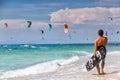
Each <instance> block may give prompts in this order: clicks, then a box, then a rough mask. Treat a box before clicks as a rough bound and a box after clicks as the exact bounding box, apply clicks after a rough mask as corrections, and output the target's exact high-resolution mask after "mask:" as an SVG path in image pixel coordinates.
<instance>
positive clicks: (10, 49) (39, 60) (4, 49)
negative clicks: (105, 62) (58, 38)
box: [0, 44, 120, 77]
mask: <svg viewBox="0 0 120 80" xmlns="http://www.w3.org/2000/svg"><path fill="white" fill-rule="evenodd" d="M106 47H107V51H108V53H110V52H116V51H117V52H118V53H119V52H120V46H119V45H115V44H108V45H107V46H106ZM93 48H94V45H93V44H9V45H7V44H6V45H5V44H4V45H0V77H2V76H7V77H8V76H9V74H7V73H6V72H11V73H13V72H14V73H17V71H18V70H21V71H22V70H23V71H24V70H28V71H29V70H30V73H29V72H28V73H25V74H23V73H22V72H21V74H16V75H15V76H21V75H27V74H28V75H29V74H31V72H32V73H33V74H37V73H44V72H49V71H50V70H51V71H54V70H55V69H56V68H57V65H64V64H68V63H71V62H73V61H76V60H78V59H80V58H81V57H85V56H89V55H92V54H93ZM56 64H57V65H56ZM48 67H50V69H48ZM34 69H35V70H34ZM32 70H33V71H32ZM35 71H37V72H35Z"/></svg>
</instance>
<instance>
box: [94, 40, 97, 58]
mask: <svg viewBox="0 0 120 80" xmlns="http://www.w3.org/2000/svg"><path fill="white" fill-rule="evenodd" d="M96 52H97V40H95V42H94V60H96Z"/></svg>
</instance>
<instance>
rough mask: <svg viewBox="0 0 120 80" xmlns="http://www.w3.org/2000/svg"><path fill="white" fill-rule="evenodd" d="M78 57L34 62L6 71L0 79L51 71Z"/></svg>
mask: <svg viewBox="0 0 120 80" xmlns="http://www.w3.org/2000/svg"><path fill="white" fill-rule="evenodd" d="M78 59H79V57H77V56H75V57H72V58H70V59H67V60H53V61H48V62H45V63H40V64H36V65H33V66H30V67H27V68H24V69H18V70H12V71H7V72H4V73H3V74H2V75H1V76H0V79H6V78H12V77H19V76H26V75H30V74H39V73H47V72H53V71H55V70H57V69H58V67H59V66H62V65H67V64H70V63H72V62H75V61H77V60H78Z"/></svg>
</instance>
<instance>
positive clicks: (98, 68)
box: [96, 64, 100, 75]
mask: <svg viewBox="0 0 120 80" xmlns="http://www.w3.org/2000/svg"><path fill="white" fill-rule="evenodd" d="M96 68H97V72H98V75H100V67H99V64H98V65H97V66H96Z"/></svg>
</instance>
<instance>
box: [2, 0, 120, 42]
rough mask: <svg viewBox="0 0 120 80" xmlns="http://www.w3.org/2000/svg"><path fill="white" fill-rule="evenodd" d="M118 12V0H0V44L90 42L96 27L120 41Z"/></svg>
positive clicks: (113, 40) (95, 32) (119, 6)
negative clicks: (66, 31) (67, 29)
mask: <svg viewBox="0 0 120 80" xmlns="http://www.w3.org/2000/svg"><path fill="white" fill-rule="evenodd" d="M119 14H120V0H67V1H64V0H0V44H53V43H61V44H62V43H93V42H94V39H95V38H96V37H97V31H98V29H104V30H105V31H107V33H108V35H107V37H108V39H109V42H120V37H119V36H120V34H118V32H119V31H120V15H119ZM111 19H112V20H111ZM28 20H29V21H31V22H32V25H31V28H27V25H28V23H27V21H28ZM4 23H8V28H5V25H4ZM49 23H51V24H52V26H53V29H52V31H49V29H48V24H49ZM64 23H67V24H68V25H69V31H68V33H64ZM41 30H44V33H43V34H42V33H41Z"/></svg>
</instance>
